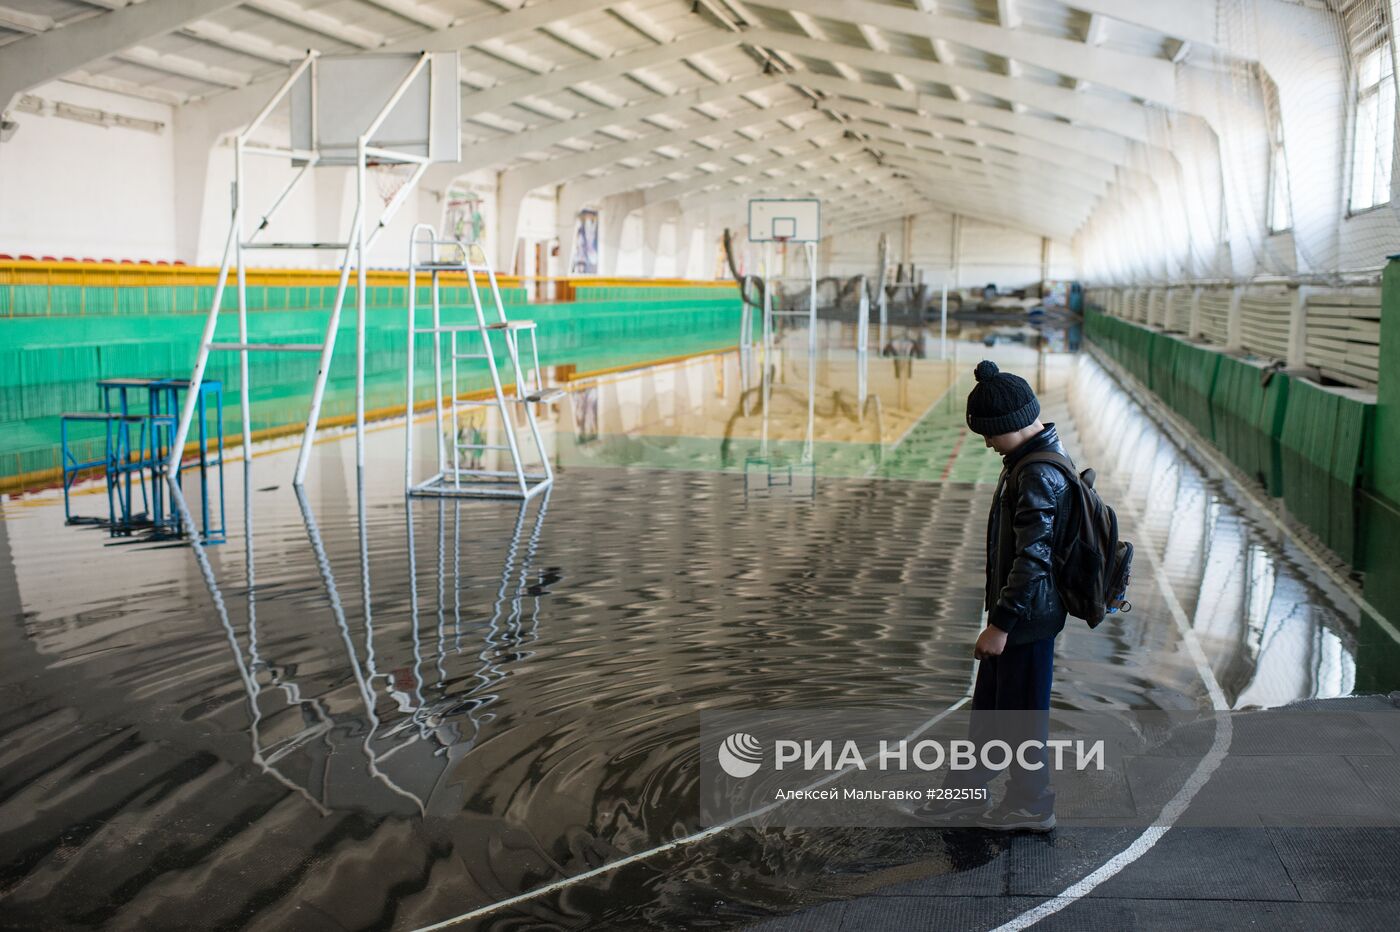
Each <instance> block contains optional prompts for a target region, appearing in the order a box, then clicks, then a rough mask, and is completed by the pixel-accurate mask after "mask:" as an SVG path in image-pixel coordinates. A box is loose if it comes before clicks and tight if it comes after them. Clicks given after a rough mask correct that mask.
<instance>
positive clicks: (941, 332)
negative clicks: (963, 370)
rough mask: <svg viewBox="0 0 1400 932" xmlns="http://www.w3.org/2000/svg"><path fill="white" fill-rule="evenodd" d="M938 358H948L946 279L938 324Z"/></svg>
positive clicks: (946, 280)
mask: <svg viewBox="0 0 1400 932" xmlns="http://www.w3.org/2000/svg"><path fill="white" fill-rule="evenodd" d="M938 339H939V341H940V342H939V350H938V358H939V359H947V358H948V279H946V278H945V279H943V298H942V304H941V310H940V313H939V322H938Z"/></svg>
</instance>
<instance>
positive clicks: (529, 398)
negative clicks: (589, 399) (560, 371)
mask: <svg viewBox="0 0 1400 932" xmlns="http://www.w3.org/2000/svg"><path fill="white" fill-rule="evenodd" d="M566 394H568V393H567V392H565V391H564V389H562V388H542V389H540V390H539V391H534V392H531V393H530V394H528V395H526V396H525V397H524V398H522V399H521V400H522V401H526V402H530V403H532V404H536V403H538V404H543V403H544V402H548V401H555V400H557V399H559V398H563V397H564V396H565V395H566Z"/></svg>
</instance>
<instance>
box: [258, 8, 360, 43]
mask: <svg viewBox="0 0 1400 932" xmlns="http://www.w3.org/2000/svg"><path fill="white" fill-rule="evenodd" d="M243 5H244V6H245V7H248V8H249V9H252V10H257V11H258V12H259V13H262V14H264V15H266V16H271V17H272V18H273V19H280V20H281V21H282V22H284V23H288V24H290V25H292V26H296V27H297V28H298V29H304V30H306V31H307V32H314V33H316V34H317V35H320V36H325V37H326V38H328V39H334V40H335V41H337V42H341V43H344V44H345V45H351V46H355V47H356V48H361V49H377V48H379V47H380V46H381V45H383V44H384V42H385V41H386V40H385V38H384V37H383V36H382V35H380V34H379V33H377V32H374V31H373V30H370V29H366V28H364V27H363V26H356V25H354V24H353V23H347V22H345V21H343V20H340V19H337V18H336V17H334V16H330V15H328V14H326V13H322V12H321V11H320V10H309V9H307V8H306V7H304V6H301V5H300V4H297V3H293V2H292V0H244V2H243Z"/></svg>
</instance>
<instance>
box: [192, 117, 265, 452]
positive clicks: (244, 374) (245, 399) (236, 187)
mask: <svg viewBox="0 0 1400 932" xmlns="http://www.w3.org/2000/svg"><path fill="white" fill-rule="evenodd" d="M233 179H234V180H233V197H234V200H235V201H236V202H237V205H238V206H237V208H236V209H235V211H234V220H233V226H234V229H235V230H236V231H237V234H236V236H235V239H234V243H233V257H234V260H233V261H234V267H235V268H236V269H237V275H238V342H239V343H241V344H243V345H244V346H245V347H246V346H247V345H248V277H247V274H246V272H245V270H244V268H243V203H244V200H243V137H242V136H241V135H240V136H239V137H238V139H236V140H235V141H234V145H233ZM238 383H239V384H238V404H239V412H240V415H241V417H242V420H243V462H244V463H251V462H252V461H253V407H252V403H251V401H250V400H249V396H248V350H247V349H242V350H239V351H238ZM190 391H192V392H198V391H199V386H198V385H190ZM245 468H246V467H245Z"/></svg>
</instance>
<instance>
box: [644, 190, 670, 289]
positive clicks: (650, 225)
mask: <svg viewBox="0 0 1400 932" xmlns="http://www.w3.org/2000/svg"><path fill="white" fill-rule="evenodd" d="M674 209H675V208H674V207H673V206H672V205H671V204H670V203H669V202H668V203H662V204H648V205H647V206H646V207H643V208H642V275H644V276H645V277H647V278H655V277H656V258H657V252H658V251H659V250H660V248H661V230H662V228H663V227H665V225H666V221H667V220H668V219H669V218H670V216H671V213H672V212H673V211H674Z"/></svg>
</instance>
